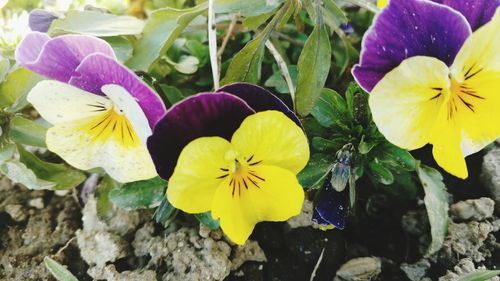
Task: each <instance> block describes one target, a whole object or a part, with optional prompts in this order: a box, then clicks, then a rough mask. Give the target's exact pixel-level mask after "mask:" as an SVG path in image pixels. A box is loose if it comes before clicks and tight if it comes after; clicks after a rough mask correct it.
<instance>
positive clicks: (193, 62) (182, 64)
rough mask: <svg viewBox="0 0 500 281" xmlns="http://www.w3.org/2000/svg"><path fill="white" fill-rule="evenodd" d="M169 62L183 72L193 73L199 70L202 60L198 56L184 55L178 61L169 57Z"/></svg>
mask: <svg viewBox="0 0 500 281" xmlns="http://www.w3.org/2000/svg"><path fill="white" fill-rule="evenodd" d="M167 62H168V63H169V64H171V65H173V66H174V68H175V69H176V70H177V71H179V72H180V73H182V74H188V75H189V74H193V73H195V72H196V71H197V70H198V66H199V64H200V61H199V60H198V58H197V57H194V56H186V55H182V56H181V57H180V58H179V61H178V62H174V61H172V60H170V59H168V58H167Z"/></svg>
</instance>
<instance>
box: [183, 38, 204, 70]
mask: <svg viewBox="0 0 500 281" xmlns="http://www.w3.org/2000/svg"><path fill="white" fill-rule="evenodd" d="M185 47H186V48H187V49H188V50H189V52H190V53H191V54H192V55H193V56H195V57H197V58H198V60H199V61H200V63H199V65H198V66H199V67H203V66H205V65H206V64H207V63H208V61H209V60H210V57H209V54H208V46H206V45H204V44H202V43H201V42H199V41H197V40H187V42H186V45H185Z"/></svg>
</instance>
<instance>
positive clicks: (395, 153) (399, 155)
mask: <svg viewBox="0 0 500 281" xmlns="http://www.w3.org/2000/svg"><path fill="white" fill-rule="evenodd" d="M376 155H377V158H378V159H379V160H380V162H381V163H384V164H388V165H390V166H391V167H393V168H400V169H404V170H406V171H414V170H415V167H416V161H415V159H414V158H413V156H412V155H411V153H410V152H408V151H407V150H405V149H402V148H399V147H397V146H395V145H393V144H391V143H389V142H387V141H385V142H384V143H383V144H381V145H379V146H377V153H376Z"/></svg>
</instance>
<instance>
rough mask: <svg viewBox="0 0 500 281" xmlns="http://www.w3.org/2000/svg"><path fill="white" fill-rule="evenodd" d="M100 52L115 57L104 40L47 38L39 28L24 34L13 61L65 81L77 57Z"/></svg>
mask: <svg viewBox="0 0 500 281" xmlns="http://www.w3.org/2000/svg"><path fill="white" fill-rule="evenodd" d="M94 53H100V54H103V55H105V56H109V57H110V58H115V54H114V52H113V49H112V48H111V46H110V45H109V44H108V43H106V42H105V41H104V40H101V39H99V38H96V37H91V36H86V35H63V36H59V37H56V38H53V39H50V38H49V36H48V35H46V34H44V33H39V32H33V33H30V34H28V35H27V36H26V37H25V38H24V39H23V41H21V43H20V44H19V46H18V47H17V49H16V54H15V58H16V61H17V62H18V63H19V64H21V65H22V66H24V67H26V68H28V69H30V70H31V71H33V72H36V73H38V74H40V75H43V76H46V77H48V78H51V79H55V80H59V81H61V82H68V81H69V79H70V78H71V76H73V75H74V74H75V69H76V68H77V67H78V65H80V63H81V61H82V60H83V59H84V58H86V57H87V56H88V55H90V54H94Z"/></svg>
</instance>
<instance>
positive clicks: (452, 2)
mask: <svg viewBox="0 0 500 281" xmlns="http://www.w3.org/2000/svg"><path fill="white" fill-rule="evenodd" d="M432 1H434V2H437V3H440V4H444V5H446V6H449V7H451V8H453V9H455V10H457V11H459V12H460V13H461V14H462V15H464V16H465V18H467V21H468V22H469V24H470V26H471V27H472V30H477V29H478V28H480V27H481V26H483V25H485V24H486V23H488V22H489V21H490V20H491V19H492V18H493V15H494V14H495V11H496V9H497V8H498V7H500V0H432Z"/></svg>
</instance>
